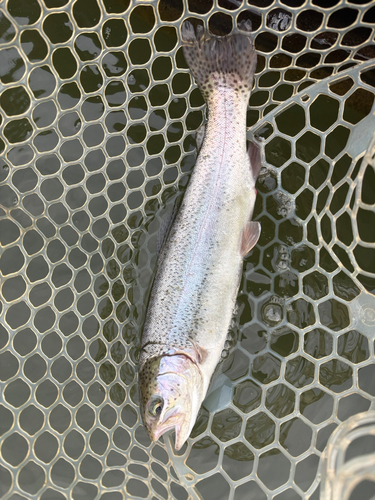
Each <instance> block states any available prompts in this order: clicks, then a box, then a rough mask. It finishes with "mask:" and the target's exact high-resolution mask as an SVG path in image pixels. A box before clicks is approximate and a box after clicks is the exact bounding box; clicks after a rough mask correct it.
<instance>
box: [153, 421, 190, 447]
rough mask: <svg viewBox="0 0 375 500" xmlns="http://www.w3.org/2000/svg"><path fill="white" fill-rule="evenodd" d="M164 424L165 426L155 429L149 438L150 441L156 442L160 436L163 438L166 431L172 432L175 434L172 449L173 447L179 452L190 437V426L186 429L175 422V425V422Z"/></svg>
mask: <svg viewBox="0 0 375 500" xmlns="http://www.w3.org/2000/svg"><path fill="white" fill-rule="evenodd" d="M166 424H167V425H162V426H160V427H158V428H157V429H155V430H154V431H153V432H152V434H151V436H150V437H151V439H152V441H157V440H158V439H159V438H160V436H163V435H164V434H165V433H167V432H168V431H173V430H174V432H175V443H174V447H175V449H176V451H179V450H180V449H181V448H182V446H183V444H184V443H185V441H186V440H187V438H188V437H189V435H190V426H189V427H187V426H186V425H183V424H182V425H181V424H180V422H177V423H175V422H172V423H167V422H166Z"/></svg>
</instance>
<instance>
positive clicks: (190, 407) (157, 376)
mask: <svg viewBox="0 0 375 500" xmlns="http://www.w3.org/2000/svg"><path fill="white" fill-rule="evenodd" d="M149 364H150V366H149V367H148V366H147V363H146V364H145V366H144V367H143V369H142V372H141V373H140V392H141V413H142V418H143V422H144V424H145V427H146V429H147V432H148V434H149V436H150V438H151V439H152V441H157V440H158V439H159V437H160V436H162V435H163V434H165V433H166V432H168V431H170V430H174V431H175V448H176V450H179V449H181V447H182V446H183V444H184V443H185V441H186V440H187V439H188V437H189V435H190V433H191V431H192V429H193V427H194V424H195V420H196V418H197V415H198V411H199V408H200V406H201V403H202V401H203V397H204V393H203V380H202V375H201V372H200V369H199V367H198V366H197V364H196V363H195V362H194V361H193V360H192V359H190V358H189V357H187V356H184V355H173V356H161V357H160V358H157V359H151V360H149ZM144 371H146V373H144ZM147 372H148V374H147ZM150 373H151V375H150ZM146 374H147V375H146Z"/></svg>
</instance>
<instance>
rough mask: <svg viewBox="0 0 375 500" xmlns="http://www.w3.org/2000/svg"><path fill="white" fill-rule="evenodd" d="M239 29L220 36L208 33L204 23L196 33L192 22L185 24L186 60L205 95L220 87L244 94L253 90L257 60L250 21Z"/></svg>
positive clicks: (183, 29) (182, 32) (182, 29)
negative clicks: (239, 30)
mask: <svg viewBox="0 0 375 500" xmlns="http://www.w3.org/2000/svg"><path fill="white" fill-rule="evenodd" d="M239 28H240V29H241V31H242V32H241V33H236V34H233V35H230V36H225V37H217V36H214V35H208V34H207V32H205V31H204V29H203V27H202V26H198V27H197V31H196V32H195V30H194V27H193V25H192V24H191V23H190V22H189V21H185V22H184V24H183V25H182V28H181V34H182V39H183V42H184V45H183V51H184V55H185V59H186V62H187V63H188V65H189V68H190V69H191V71H192V73H193V75H194V78H195V79H196V81H197V83H198V85H199V87H200V89H201V91H202V93H203V96H204V97H205V98H207V97H208V96H209V94H210V93H211V92H212V90H214V89H215V88H217V87H229V88H232V89H234V90H236V91H238V92H239V93H242V94H249V92H250V91H251V88H252V85H253V77H254V72H255V67H256V61H257V56H256V52H255V50H254V46H253V43H252V41H251V38H250V28H251V24H249V23H243V24H241V25H240V26H239Z"/></svg>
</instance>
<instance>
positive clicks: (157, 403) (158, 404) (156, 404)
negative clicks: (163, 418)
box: [148, 398, 163, 417]
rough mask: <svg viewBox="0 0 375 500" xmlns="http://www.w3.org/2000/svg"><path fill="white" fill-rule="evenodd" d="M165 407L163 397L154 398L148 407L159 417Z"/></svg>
mask: <svg viewBox="0 0 375 500" xmlns="http://www.w3.org/2000/svg"><path fill="white" fill-rule="evenodd" d="M162 409H163V400H162V399H161V398H156V399H154V400H153V401H152V402H151V404H150V406H149V409H148V412H149V413H150V415H152V416H153V417H158V416H159V415H160V413H161V411H162Z"/></svg>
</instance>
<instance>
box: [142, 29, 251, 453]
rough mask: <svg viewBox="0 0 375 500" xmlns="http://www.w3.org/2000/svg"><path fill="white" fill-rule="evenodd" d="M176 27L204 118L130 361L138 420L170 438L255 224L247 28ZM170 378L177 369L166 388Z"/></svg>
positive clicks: (199, 394) (227, 311) (197, 381)
mask: <svg viewBox="0 0 375 500" xmlns="http://www.w3.org/2000/svg"><path fill="white" fill-rule="evenodd" d="M182 34H183V37H184V40H185V46H184V54H185V57H186V60H187V62H188V64H189V66H190V68H191V70H192V72H193V75H194V76H195V77H196V79H197V80H198V84H199V85H200V88H201V90H202V93H203V95H204V96H205V98H206V100H207V105H208V111H209V119H208V123H207V126H206V131H205V137H204V141H203V145H202V148H201V150H200V153H199V156H198V159H197V163H196V165H195V167H194V172H193V174H192V177H191V180H190V183H189V186H188V188H187V191H186V194H185V197H184V200H183V202H182V205H181V208H180V210H179V212H178V214H177V216H176V219H175V221H174V223H173V226H172V228H171V231H170V234H169V236H168V238H167V240H166V242H165V244H164V246H163V248H162V250H161V253H160V255H159V259H158V266H157V272H156V276H155V280H154V284H153V288H152V291H151V296H150V302H149V305H148V311H147V316H146V321H145V326H144V331H143V337H142V350H141V355H140V364H139V373H140V392H141V406H142V415H143V419H144V422H145V425H146V428H147V430H148V431H149V433H150V436H151V438H153V439H157V437H159V436H160V435H161V434H162V433H164V432H166V430H169V429H172V428H174V430H175V431H176V448H180V447H181V446H182V444H183V442H184V441H185V440H186V439H187V437H188V436H189V434H190V431H191V429H192V427H193V425H194V423H195V419H196V415H197V412H198V410H199V407H200V405H201V402H202V400H203V398H204V396H205V394H206V392H207V389H208V386H209V383H210V379H211V376H212V374H213V372H214V370H215V367H216V366H217V364H218V362H219V360H220V357H221V353H222V350H223V348H224V344H225V340H226V338H227V332H228V328H229V325H230V321H231V318H232V313H233V308H234V304H235V300H236V296H237V292H238V286H239V281H240V276H241V270H242V260H243V256H244V254H246V253H247V252H248V251H249V250H250V248H251V247H252V246H253V245H254V244H255V243H256V241H257V239H258V237H259V232H260V226H259V224H258V223H249V221H250V219H251V215H252V211H253V207H254V203H255V197H256V191H255V181H256V176H257V173H258V172H259V169H260V164H259V152H258V151H257V150H256V148H255V146H252V149H251V151H252V156H253V158H255V163H256V165H251V164H250V159H249V155H248V153H247V151H246V109H247V102H248V99H249V94H250V89H251V85H252V78H253V73H254V69H255V62H256V54H255V51H254V49H253V46H252V42H251V39H250V37H249V34H248V33H246V34H245V33H243V34H236V35H233V36H231V37H227V38H218V37H208V35H206V34H205V33H202V32H201V33H199V32H198V33H197V34H195V33H194V30H193V28H192V27H191V25H189V24H188V23H186V24H185V25H184V27H183V33H182ZM207 61H209V62H207ZM206 63H207V64H206ZM254 151H255V154H254ZM172 379H173V380H174V381H176V380H180V379H181V384H179V389H178V390H177V392H178V395H177V397H176V394H174V397H173V398H171V393H170V392H171V391H173V392H174V393H175V392H176V387H175V386H174V384H172V383H171V380H172ZM150 387H152V389H150Z"/></svg>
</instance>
